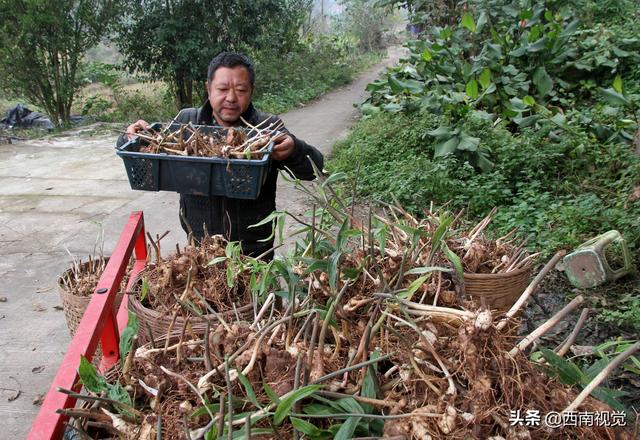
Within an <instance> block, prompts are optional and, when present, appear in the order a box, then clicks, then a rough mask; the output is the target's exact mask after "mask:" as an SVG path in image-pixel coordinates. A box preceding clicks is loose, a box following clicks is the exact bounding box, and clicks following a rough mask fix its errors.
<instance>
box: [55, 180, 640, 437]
mask: <svg viewBox="0 0 640 440" xmlns="http://www.w3.org/2000/svg"><path fill="white" fill-rule="evenodd" d="M321 183H322V182H321ZM325 196H326V192H325V193H324V196H323V199H324V200H325V202H324V203H328V204H327V205H326V206H324V209H322V210H318V214H317V216H316V217H314V218H313V219H312V220H311V221H309V222H304V224H305V225H306V226H305V231H306V234H307V235H306V237H305V238H304V239H303V240H302V242H300V243H299V245H298V246H297V247H296V252H295V253H294V255H293V256H290V257H287V258H283V259H279V260H277V261H275V262H272V263H260V262H256V261H251V262H249V261H250V260H251V259H248V260H246V261H247V263H246V264H245V265H244V266H243V267H244V268H245V270H246V271H247V272H246V276H247V277H248V278H249V279H250V281H249V282H248V286H249V290H251V292H252V294H251V295H244V296H243V295H240V296H238V295H237V291H236V292H234V291H233V290H229V289H228V288H225V286H228V284H227V283H226V282H225V283H223V282H221V281H219V280H218V278H217V277H219V274H216V273H213V272H209V270H210V269H211V268H212V267H213V268H215V267H217V265H219V264H222V263H224V264H226V265H229V264H232V261H233V259H229V255H230V254H232V252H230V251H229V246H233V244H226V245H225V246H223V244H222V243H221V242H220V241H218V239H214V238H210V239H207V240H205V241H204V242H203V243H202V244H201V245H200V246H194V247H189V248H186V249H183V250H179V251H178V252H177V253H176V254H175V255H174V256H173V257H172V258H170V259H168V260H166V261H163V262H161V263H160V264H156V267H155V268H154V269H153V273H154V274H155V275H154V276H151V277H149V283H150V291H151V292H153V291H156V292H162V291H166V292H170V293H167V294H161V295H163V296H161V297H162V298H163V300H162V301H166V304H173V305H172V306H171V307H174V308H173V309H168V310H176V309H177V308H181V310H182V311H181V313H186V314H189V313H191V314H204V310H205V309H206V308H207V306H206V305H204V304H197V295H196V296H195V297H194V296H193V295H191V294H189V295H187V296H184V294H183V292H191V291H194V290H195V289H193V286H195V285H196V284H198V283H200V284H198V285H199V286H200V287H201V289H202V291H203V292H204V290H205V289H206V288H209V289H210V290H211V295H217V296H215V299H214V298H213V297H209V296H206V295H203V297H204V299H206V300H207V301H213V302H214V303H215V304H223V303H226V304H230V303H232V302H233V303H234V304H235V305H236V306H243V305H247V306H248V309H249V310H251V312H250V313H249V314H248V315H240V314H233V315H226V316H225V317H223V316H222V315H220V314H216V315H213V314H211V315H207V316H206V317H205V319H206V327H205V328H204V330H203V331H196V330H195V329H194V328H193V327H190V326H188V325H185V326H184V327H183V329H182V331H181V332H180V333H179V334H170V333H168V334H167V337H166V338H164V339H162V340H156V341H153V342H152V343H149V344H146V345H143V346H141V347H136V342H135V338H134V340H133V346H132V347H131V349H130V350H129V352H128V354H127V355H126V358H125V360H124V362H123V365H122V367H121V368H120V367H119V368H117V369H116V370H114V371H112V372H111V374H110V377H111V379H110V382H111V383H112V384H113V385H110V386H111V387H116V386H117V387H119V388H117V389H122V390H125V391H126V394H127V399H128V400H127V399H120V400H119V399H117V398H116V397H114V396H117V395H118V393H111V394H109V393H104V394H106V395H103V396H98V397H96V396H91V395H90V396H85V397H81V399H83V400H84V401H85V402H86V404H85V407H84V408H83V409H82V411H80V410H77V409H74V410H63V411H64V412H65V414H67V415H69V416H71V417H72V419H73V421H72V426H73V427H74V429H76V430H80V431H83V432H84V433H85V434H87V435H89V436H90V437H91V438H108V437H120V438H131V439H158V438H164V439H193V440H195V439H200V438H206V439H210V438H246V439H248V438H253V439H276V438H278V439H301V438H309V439H328V438H339V439H349V438H387V439H395V440H402V439H405V440H409V439H440V438H447V439H449V438H451V439H468V438H474V439H475V438H477V439H489V438H491V439H494V440H498V439H555V438H557V439H566V438H576V439H577V438H580V439H609V438H611V439H613V438H622V439H625V438H629V439H630V438H633V436H634V434H633V433H632V432H631V431H632V430H624V429H623V428H613V427H607V426H584V425H582V426H579V424H574V425H566V426H563V427H557V426H549V425H548V424H545V423H544V416H545V414H548V413H551V412H558V413H563V412H565V413H566V412H571V411H576V410H579V411H581V412H587V411H591V412H593V411H599V412H602V411H611V409H610V408H608V407H607V406H606V405H604V404H603V403H600V402H599V401H597V400H595V399H593V398H592V397H590V396H588V394H589V393H587V395H584V393H581V394H580V395H578V394H577V393H576V392H575V391H574V390H573V389H571V388H569V387H567V386H565V385H562V384H561V383H560V382H558V381H556V380H554V379H553V378H550V377H548V376H547V375H546V374H544V373H543V371H542V370H543V369H542V367H543V366H544V365H543V362H535V363H534V362H532V361H530V360H529V358H528V357H527V356H526V355H525V351H526V350H527V348H528V347H529V346H530V345H531V344H532V343H534V342H535V341H537V340H538V339H539V338H540V336H541V335H543V334H544V333H545V332H546V331H548V330H549V329H550V328H552V327H554V326H555V325H556V324H558V323H559V322H560V321H561V320H562V319H563V318H564V317H566V316H567V315H568V314H569V313H571V312H572V311H573V310H575V309H576V308H577V307H578V306H579V305H580V304H581V302H582V301H583V299H582V298H581V297H578V298H576V299H574V300H573V301H572V302H571V303H569V304H568V305H567V307H565V309H563V311H561V312H560V313H559V314H558V315H556V316H554V317H552V318H551V319H550V320H549V321H548V322H546V323H544V324H543V325H542V326H540V328H538V329H536V330H535V331H534V332H532V333H531V334H530V335H527V336H525V337H524V338H522V339H521V338H518V337H517V336H516V335H517V333H516V332H517V327H518V319H517V314H518V312H519V310H520V309H521V307H522V306H523V304H524V303H525V302H526V300H527V298H528V297H529V296H530V295H531V294H532V293H533V292H534V290H535V286H536V284H537V283H538V282H539V281H540V279H541V278H542V277H543V276H544V274H545V273H546V272H548V271H549V270H550V268H551V267H553V266H554V265H555V263H556V262H557V261H558V259H559V256H556V257H554V259H552V260H551V261H550V262H549V263H548V264H547V265H546V266H545V268H543V270H542V271H541V272H540V274H539V276H538V277H536V279H535V280H534V281H533V282H532V285H531V286H530V288H528V289H527V290H526V291H525V292H524V293H523V295H522V297H521V298H520V299H519V300H518V301H517V302H516V304H515V305H514V306H513V307H512V308H511V309H510V310H508V311H505V310H502V311H500V310H491V309H490V308H481V307H479V306H478V305H477V304H475V303H473V302H472V301H469V300H468V299H467V298H466V297H465V296H464V295H462V294H460V292H463V291H464V289H461V288H460V284H462V283H463V282H464V281H463V279H462V278H461V275H460V274H459V273H458V270H456V267H455V266H457V265H458V264H457V263H455V262H454V261H455V260H456V258H457V259H458V260H462V261H464V260H465V258H464V255H462V256H460V253H459V252H457V251H453V250H452V249H453V248H455V244H456V243H462V248H461V249H464V243H467V242H465V240H471V242H472V243H481V244H483V243H487V242H488V241H485V239H480V240H478V237H480V235H481V234H479V233H478V234H475V232H477V229H476V231H474V233H472V234H471V235H469V234H468V233H465V234H464V235H458V234H459V232H458V231H456V230H455V229H454V228H453V226H452V225H453V224H454V222H453V220H454V216H448V215H447V214H446V213H443V212H432V213H430V214H432V215H427V216H426V217H425V219H424V220H420V221H418V220H416V219H414V218H413V217H411V216H409V215H408V214H407V213H406V212H404V211H403V210H402V209H401V208H397V207H396V208H393V210H392V211H386V214H385V213H382V214H378V215H373V214H372V213H369V215H368V218H363V219H357V218H356V216H355V215H354V214H353V211H349V210H342V209H340V201H336V200H333V199H332V198H325ZM327 199H328V200H329V202H327ZM319 202H320V200H319ZM315 211H316V210H315V209H314V212H315ZM365 217H366V216H365ZM472 230H473V229H472ZM474 234H475V238H473V239H472V237H473V235H474ZM503 240H504V239H503ZM493 244H494V245H495V241H494V242H493ZM501 244H504V243H501ZM483 246H484V244H483ZM518 247H519V246H514V247H512V248H510V249H511V250H510V251H508V252H507V253H506V254H504V253H501V252H502V251H498V249H500V248H501V247H500V243H499V244H498V245H497V246H495V247H494V248H492V247H490V246H489V247H488V249H489V251H488V252H489V253H488V254H485V255H484V256H483V258H482V259H479V260H478V261H480V260H482V261H481V263H483V262H484V261H487V260H491V261H494V262H495V263H496V264H495V265H494V266H493V269H495V268H496V267H497V266H498V265H500V264H501V262H502V260H503V258H502V256H503V255H508V256H509V257H508V258H509V259H510V260H512V261H511V264H510V265H509V266H514V264H515V266H516V267H517V266H518V264H517V263H516V262H517V261H520V262H521V263H522V262H523V261H524V260H525V259H526V258H527V257H526V256H523V255H521V256H520V257H517V254H518V253H520V254H522V252H520V251H518V250H517V248H518ZM472 248H473V246H471V247H467V248H466V249H467V250H468V249H472ZM491 249H495V250H493V251H492V250H491ZM502 249H504V247H503V248H502ZM483 252H484V251H483ZM491 252H493V253H491ZM456 256H457V257H456ZM496 257H497V258H496ZM223 258H224V261H223ZM532 260H533V259H529V260H527V261H532ZM458 262H459V261H458ZM212 263H213V264H212ZM469 264H470V263H468V265H467V266H466V267H467V268H468V269H470V266H469ZM529 264H531V263H529ZM482 266H484V267H486V268H487V270H488V269H489V268H491V265H489V264H485V265H483V264H479V265H478V267H482ZM502 266H503V268H504V270H507V269H508V267H509V266H507V265H506V264H502ZM232 267H233V264H232ZM227 268H228V266H227ZM247 268H253V269H247ZM481 270H482V269H481ZM225 272H226V269H225ZM234 273H235V274H239V273H240V272H238V271H235V272H234ZM240 279H242V277H237V276H236V278H234V283H237V282H239V280H240ZM273 280H276V281H277V280H279V283H278V282H272V281H273ZM208 282H210V283H215V284H213V285H210V286H209V287H205V285H204V284H202V283H208ZM258 285H262V286H265V285H266V286H270V287H269V288H267V289H262V290H260V291H259V290H257V286H258ZM216 289H217V290H216ZM445 291H448V292H451V294H450V295H449V294H444V292H445ZM181 295H182V297H181ZM447 296H449V298H447V301H446V302H445V301H443V300H444V299H445V297H447ZM172 297H173V298H178V299H180V301H178V300H175V301H173V303H171V298H172ZM190 303H191V305H189V304H190ZM192 305H193V306H194V307H192ZM83 380H87V381H89V380H90V379H88V378H83ZM110 389H113V388H110ZM123 401H126V402H125V403H123ZM531 412H536V413H537V414H539V415H540V418H538V419H537V422H536V421H535V420H534V421H533V422H531V420H529V419H528V422H527V423H518V421H517V420H516V421H515V422H514V414H522V415H525V414H531Z"/></svg>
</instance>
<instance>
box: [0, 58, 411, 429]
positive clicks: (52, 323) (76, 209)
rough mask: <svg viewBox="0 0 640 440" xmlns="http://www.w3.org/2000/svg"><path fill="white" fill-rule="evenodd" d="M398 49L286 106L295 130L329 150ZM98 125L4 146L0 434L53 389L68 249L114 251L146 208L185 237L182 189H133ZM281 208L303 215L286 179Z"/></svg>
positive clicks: (153, 222)
mask: <svg viewBox="0 0 640 440" xmlns="http://www.w3.org/2000/svg"><path fill="white" fill-rule="evenodd" d="M399 54H400V50H399V49H396V48H393V49H392V50H390V53H389V58H388V59H387V60H386V61H384V62H382V63H380V64H378V65H377V66H375V67H373V68H371V69H369V70H368V71H366V72H364V73H363V74H362V75H361V76H360V77H359V78H358V79H357V80H356V81H354V82H353V83H352V84H351V85H349V86H346V87H343V88H341V89H339V90H336V91H334V92H332V93H330V94H327V95H325V96H323V97H322V98H320V99H318V100H316V101H314V102H312V103H310V104H307V105H306V106H304V107H301V108H299V109H296V110H294V111H291V112H289V113H286V114H284V115H282V118H283V120H284V121H285V123H286V125H287V127H288V128H289V130H291V131H292V132H293V133H295V134H296V135H297V136H299V137H300V138H302V139H304V140H306V141H307V142H309V143H310V144H312V145H314V146H316V147H318V148H319V149H320V150H321V151H322V152H323V153H325V155H326V154H327V153H329V152H330V149H331V145H332V143H333V142H334V141H335V140H336V139H337V138H339V137H341V136H343V135H344V134H345V133H346V132H347V130H348V127H349V126H350V125H351V123H352V122H353V121H354V120H355V118H356V117H357V110H356V109H355V108H354V107H353V104H354V103H358V102H360V101H362V100H363V99H364V97H365V91H364V88H365V86H366V84H367V83H368V82H370V81H372V80H373V79H375V77H376V76H377V74H378V73H379V72H380V71H381V70H382V69H383V68H384V67H385V66H387V65H390V64H392V63H393V62H395V60H397V58H398V56H399ZM93 128H94V129H95V127H93ZM94 132H95V130H92V127H88V128H84V129H81V130H75V131H72V132H67V133H65V134H64V135H62V136H56V137H52V138H50V139H46V140H38V141H27V142H22V143H17V144H13V145H0V277H1V279H2V282H1V283H0V301H2V302H0V420H2V421H3V423H2V425H3V428H2V430H1V431H0V439H18V438H24V437H25V436H26V433H27V432H28V431H29V427H30V425H31V422H32V420H33V419H34V417H35V415H36V414H37V412H38V409H39V406H38V405H37V404H34V400H36V399H38V398H39V397H40V396H41V395H42V394H43V393H45V392H46V391H47V390H48V388H49V386H50V383H51V381H52V379H53V377H54V375H55V373H56V369H57V367H58V365H59V363H60V361H61V359H62V356H63V353H64V351H65V349H66V346H67V344H68V343H69V341H70V338H69V334H68V331H67V328H66V325H65V321H64V315H63V312H62V311H61V310H59V309H58V308H56V306H59V305H60V300H59V297H58V292H57V287H56V279H57V277H58V276H59V275H60V274H61V273H62V272H63V271H64V270H66V269H67V268H69V266H70V261H71V257H70V254H71V255H74V256H77V257H80V258H82V259H83V260H85V259H86V258H87V255H89V254H94V253H95V249H96V246H97V247H98V248H99V247H100V246H102V247H103V248H104V253H105V255H108V254H110V253H111V250H112V249H113V248H114V245H115V243H116V242H117V240H118V238H119V235H120V232H121V230H122V228H123V226H124V224H125V222H126V220H127V218H128V216H129V214H130V213H131V212H132V211H139V210H142V211H144V216H145V224H146V226H147V230H148V231H150V232H151V233H153V234H156V233H162V232H164V231H165V230H169V231H171V233H170V234H169V235H168V236H167V238H165V239H164V240H163V243H166V244H167V246H170V247H173V245H174V243H176V242H178V243H181V244H184V242H185V234H184V233H183V232H182V228H181V227H180V225H179V220H178V214H177V213H178V195H177V194H175V193H166V192H158V193H155V192H142V191H132V190H131V189H130V187H129V183H128V181H127V177H126V174H125V170H124V167H123V165H122V162H121V160H120V158H118V157H117V156H116V155H115V152H114V148H113V147H114V144H115V139H116V134H115V132H114V131H112V132H111V133H109V134H104V133H103V134H95V133H94ZM278 207H279V209H287V210H289V211H291V212H294V213H295V214H301V213H302V212H304V211H305V209H307V204H306V200H305V198H304V197H302V195H301V193H299V192H298V191H296V190H294V189H293V188H292V186H291V184H288V183H284V182H283V181H282V179H281V182H280V188H279V190H278ZM101 231H104V238H102V234H101ZM5 300H6V301H5ZM18 391H19V392H20V394H19V396H18V397H17V398H15V399H11V398H12V397H15V395H16V394H17V392H18Z"/></svg>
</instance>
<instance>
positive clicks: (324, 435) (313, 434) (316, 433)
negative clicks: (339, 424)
mask: <svg viewBox="0 0 640 440" xmlns="http://www.w3.org/2000/svg"><path fill="white" fill-rule="evenodd" d="M290 420H291V424H292V425H293V427H294V428H296V429H297V430H298V431H300V432H301V433H303V434H304V435H308V436H309V437H310V438H312V439H314V440H316V439H330V438H331V437H333V434H331V432H329V431H325V430H324V429H320V428H318V427H317V426H316V425H314V424H312V423H309V422H307V421H306V420H302V419H299V418H297V417H291V418H290Z"/></svg>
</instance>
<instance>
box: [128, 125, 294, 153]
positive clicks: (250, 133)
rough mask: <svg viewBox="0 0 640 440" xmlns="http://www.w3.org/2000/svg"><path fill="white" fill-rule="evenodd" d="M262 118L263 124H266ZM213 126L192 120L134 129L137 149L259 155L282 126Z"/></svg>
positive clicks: (161, 151) (145, 151) (162, 151)
mask: <svg viewBox="0 0 640 440" xmlns="http://www.w3.org/2000/svg"><path fill="white" fill-rule="evenodd" d="M266 121H268V120H265V122H263V124H266ZM247 126H248V127H249V128H248V129H247V128H233V127H232V128H228V129H223V128H219V129H215V128H211V127H204V126H194V125H192V124H186V125H180V127H179V128H178V129H175V130H174V128H175V127H173V126H172V128H171V129H166V128H165V129H164V130H161V131H159V132H156V131H154V130H151V129H149V130H147V131H144V132H141V133H138V134H137V136H138V137H139V139H140V140H142V141H143V145H142V146H141V147H140V150H139V151H140V152H141V153H154V154H158V153H165V154H170V155H178V156H194V157H224V158H245V159H260V158H262V157H263V156H264V154H265V153H266V152H268V151H267V149H268V146H269V144H270V142H271V140H272V139H273V138H274V137H276V136H277V135H278V132H277V130H279V129H281V128H282V127H283V124H282V123H281V122H280V123H277V124H276V123H271V124H269V125H267V126H266V127H262V128H261V126H260V125H258V126H255V127H254V126H251V125H249V124H248V123H247Z"/></svg>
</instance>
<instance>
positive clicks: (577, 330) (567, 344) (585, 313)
mask: <svg viewBox="0 0 640 440" xmlns="http://www.w3.org/2000/svg"><path fill="white" fill-rule="evenodd" d="M587 316H589V309H588V308H584V309H582V313H580V318H578V322H576V326H575V327H574V328H573V330H572V331H571V334H570V335H569V336H568V337H567V339H566V341H565V342H563V343H562V344H561V345H560V346H559V347H558V348H557V349H556V354H557V355H558V356H560V357H562V356H564V355H565V354H567V351H569V349H570V348H571V346H572V345H573V343H574V342H575V341H576V338H577V337H578V334H579V333H580V329H581V328H582V326H583V325H584V322H585V321H586V320H587Z"/></svg>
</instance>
